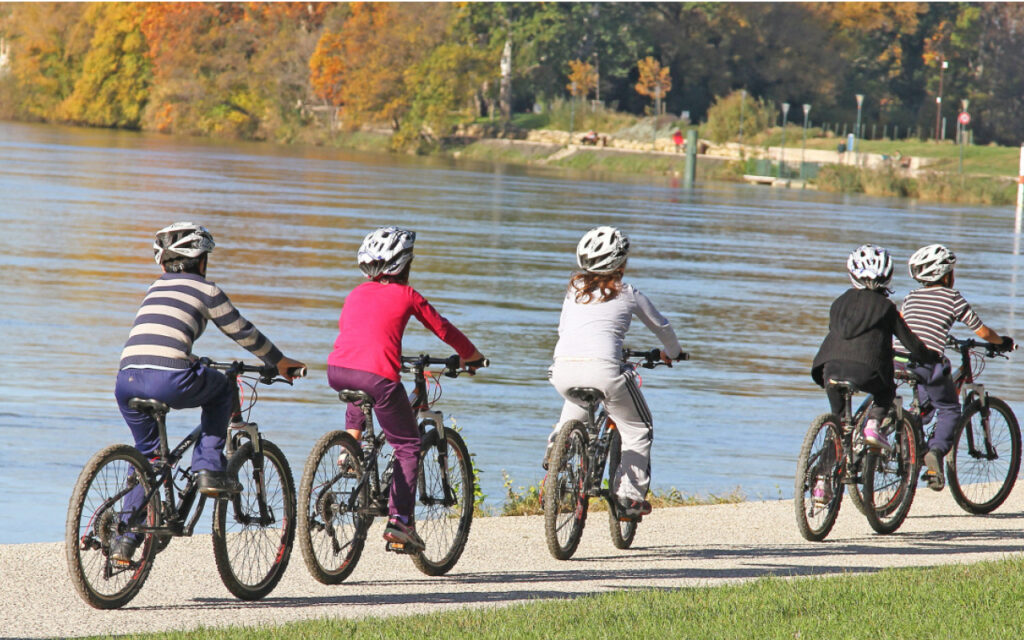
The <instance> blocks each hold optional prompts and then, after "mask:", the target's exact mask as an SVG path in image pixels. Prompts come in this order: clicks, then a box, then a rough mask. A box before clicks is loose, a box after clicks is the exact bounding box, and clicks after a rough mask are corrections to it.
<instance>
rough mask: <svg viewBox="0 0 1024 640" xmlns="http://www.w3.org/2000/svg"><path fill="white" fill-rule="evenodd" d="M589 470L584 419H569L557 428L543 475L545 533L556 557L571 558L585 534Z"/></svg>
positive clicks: (551, 550)
mask: <svg viewBox="0 0 1024 640" xmlns="http://www.w3.org/2000/svg"><path fill="white" fill-rule="evenodd" d="M588 470H589V465H588V462H587V432H586V429H584V427H583V423H582V422H580V421H578V420H570V421H569V422H566V423H565V424H564V425H562V428H561V429H560V430H559V431H558V437H556V438H555V443H554V444H553V445H552V449H551V454H550V457H549V458H548V474H547V477H546V478H545V479H544V535H545V537H546V538H547V543H548V551H549V552H550V553H551V555H552V556H553V557H554V558H555V559H557V560H568V559H569V558H571V557H572V554H574V553H576V548H577V547H578V546H579V544H580V538H582V537H583V525H584V524H586V521H587V507H588V506H589V498H588V497H587V493H586V479H587V472H588Z"/></svg>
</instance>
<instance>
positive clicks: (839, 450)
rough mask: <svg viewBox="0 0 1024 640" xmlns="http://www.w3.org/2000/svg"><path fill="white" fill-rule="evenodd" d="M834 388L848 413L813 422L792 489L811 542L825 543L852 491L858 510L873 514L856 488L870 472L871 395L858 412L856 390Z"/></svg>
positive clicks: (836, 384)
mask: <svg viewBox="0 0 1024 640" xmlns="http://www.w3.org/2000/svg"><path fill="white" fill-rule="evenodd" d="M829 387H831V388H833V389H834V390H835V391H837V392H838V393H839V396H840V398H841V399H842V404H843V411H842V413H841V414H839V415H836V414H834V413H831V412H829V413H823V414H821V415H819V416H818V417H817V418H815V419H814V421H813V422H812V423H811V426H810V428H809V429H808V430H807V433H806V435H805V436H804V440H803V444H802V445H801V447H800V455H799V457H798V458H797V465H796V478H795V485H794V490H793V506H794V510H795V512H796V523H797V528H798V529H799V530H800V534H801V535H802V536H803V537H804V538H805V539H806V540H810V541H812V542H820V541H822V540H824V539H825V538H826V537H827V536H828V534H829V532H830V531H832V527H833V526H834V525H835V522H836V518H837V517H839V508H840V507H841V506H842V500H843V494H844V493H846V487H847V486H849V487H850V490H849V491H848V493H849V495H850V500H851V501H852V502H853V503H854V506H856V507H857V510H858V511H860V512H861V513H864V514H865V515H867V511H868V509H867V507H866V504H865V502H864V501H863V500H862V499H861V495H860V492H859V491H858V490H857V488H856V485H858V484H861V483H862V482H863V469H866V468H868V467H867V466H866V460H865V458H866V456H867V453H868V449H867V447H866V446H865V444H864V435H863V428H864V424H863V423H864V421H865V420H864V419H865V417H866V414H867V409H868V407H870V405H871V396H868V397H867V398H866V399H865V400H864V401H863V402H862V403H861V405H860V407H859V408H858V409H857V411H856V412H854V411H853V410H852V407H853V395H854V394H855V393H856V392H857V388H856V386H855V385H854V384H853V383H851V382H849V381H846V380H827V381H826V389H828V388H829ZM815 494H817V495H815Z"/></svg>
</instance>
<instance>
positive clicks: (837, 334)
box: [811, 244, 938, 448]
mask: <svg viewBox="0 0 1024 640" xmlns="http://www.w3.org/2000/svg"><path fill="white" fill-rule="evenodd" d="M846 268H847V270H848V271H849V272H850V282H851V283H853V288H852V289H849V290H847V291H846V292H845V293H843V294H842V295H841V296H839V297H838V298H836V300H835V301H834V302H833V303H832V308H831V309H830V311H829V325H828V335H826V336H825V340H824V341H823V342H822V343H821V347H820V348H819V349H818V354H817V355H816V356H815V357H814V364H813V365H812V367H811V377H812V378H813V379H814V381H815V382H816V383H818V385H819V386H822V387H824V386H825V383H826V381H827V380H846V381H849V382H852V383H853V384H854V385H855V386H856V387H857V388H858V389H860V390H861V391H864V392H866V393H870V394H872V395H874V405H873V406H872V407H871V409H870V410H869V411H868V420H867V423H866V424H865V426H864V441H865V442H866V443H867V444H868V446H871V447H877V448H888V447H889V443H888V442H887V441H886V438H885V433H884V432H883V430H882V429H881V428H880V426H881V423H882V421H883V420H884V419H885V416H886V414H887V413H888V412H889V408H890V407H891V406H892V402H893V399H894V398H895V397H896V383H895V382H894V381H893V364H892V358H893V348H892V340H893V336H896V338H897V339H899V341H900V342H901V343H903V346H905V347H906V348H907V350H908V351H909V352H910V354H911V355H912V356H913V358H914V359H915V360H917V361H918V362H920V363H922V364H934V363H936V362H938V356H937V354H936V353H935V352H934V351H932V350H931V349H928V348H927V347H926V346H925V345H924V343H923V342H921V340H920V339H918V338H917V336H915V335H914V333H913V332H912V331H911V330H910V328H909V327H908V326H907V323H906V322H904V320H903V316H901V315H900V313H899V310H897V308H896V305H895V304H894V303H893V302H892V301H891V300H889V297H888V296H889V294H890V293H892V291H891V290H890V289H889V284H890V283H891V282H892V273H893V264H892V258H891V257H890V256H889V252H888V251H886V250H885V249H883V248H882V247H876V246H874V245H871V244H866V245H863V246H861V247H858V248H857V249H856V250H855V251H854V252H853V253H851V254H850V257H849V259H848V260H847V261H846ZM826 391H827V393H828V399H829V403H830V404H831V405H832V412H833V413H835V414H837V415H838V414H840V413H842V411H843V408H844V407H843V406H842V398H841V397H840V394H839V393H838V391H835V390H833V389H832V388H826Z"/></svg>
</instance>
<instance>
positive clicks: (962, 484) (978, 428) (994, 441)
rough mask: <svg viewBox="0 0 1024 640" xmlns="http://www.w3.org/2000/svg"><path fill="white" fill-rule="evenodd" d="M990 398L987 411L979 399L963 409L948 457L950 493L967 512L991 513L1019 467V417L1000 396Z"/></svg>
mask: <svg viewBox="0 0 1024 640" xmlns="http://www.w3.org/2000/svg"><path fill="white" fill-rule="evenodd" d="M987 400H988V409H987V410H986V409H983V408H982V406H981V402H979V401H978V400H975V401H974V402H972V403H970V404H969V405H967V407H966V408H965V409H964V413H963V416H961V417H960V422H959V423H957V426H956V431H954V432H953V448H952V449H951V450H950V452H949V455H948V456H947V458H946V477H947V479H948V480H949V492H950V493H952V494H953V499H954V500H956V503H957V504H958V505H960V507H961V508H963V509H964V510H965V511H967V512H968V513H978V514H980V513H991V512H992V511H994V510H995V509H996V508H997V507H999V505H1001V504H1003V501H1005V500H1006V498H1007V497H1008V496H1009V495H1010V491H1012V490H1013V485H1014V483H1015V482H1016V481H1017V472H1018V471H1019V470H1020V446H1021V442H1020V425H1019V424H1018V423H1017V417H1016V416H1015V415H1014V414H1013V410H1012V409H1010V407H1009V405H1007V404H1006V403H1005V402H1003V401H1002V400H1000V399H999V398H993V397H992V396H989V397H988V399H987Z"/></svg>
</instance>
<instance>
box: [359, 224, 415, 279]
mask: <svg viewBox="0 0 1024 640" xmlns="http://www.w3.org/2000/svg"><path fill="white" fill-rule="evenodd" d="M415 242H416V232H415V231H408V230H406V229H400V228H398V227H381V228H380V229H377V230H376V231H371V232H370V233H368V234H367V235H366V237H365V238H363V244H362V246H360V247H359V254H358V260H359V268H360V269H362V270H363V273H365V274H366V277H367V278H369V279H371V280H376V279H377V278H379V277H381V276H393V275H397V274H399V273H401V272H402V269H404V268H405V265H407V264H409V262H410V261H411V260H412V247H413V244H414V243H415Z"/></svg>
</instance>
